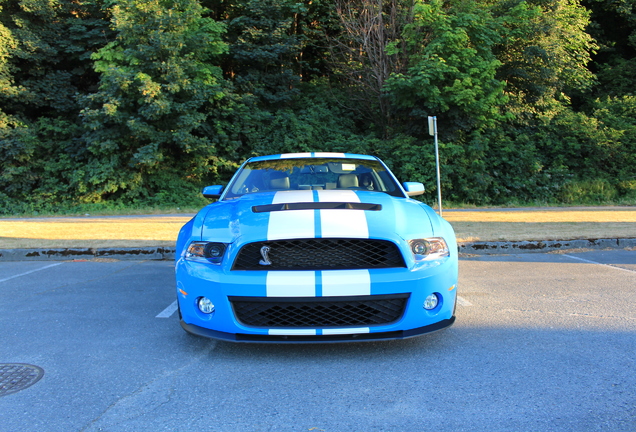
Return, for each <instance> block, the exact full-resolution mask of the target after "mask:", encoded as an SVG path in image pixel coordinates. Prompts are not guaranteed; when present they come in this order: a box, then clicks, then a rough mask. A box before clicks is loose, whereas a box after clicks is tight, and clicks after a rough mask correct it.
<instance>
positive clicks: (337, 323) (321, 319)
mask: <svg viewBox="0 0 636 432" xmlns="http://www.w3.org/2000/svg"><path fill="white" fill-rule="evenodd" d="M408 297H409V294H391V295H377V296H354V297H315V298H313V297H312V298H308V299H302V300H299V299H298V298H297V297H294V298H278V297H230V302H231V303H232V308H233V309H234V314H235V316H236V318H237V319H238V320H239V321H240V322H241V323H242V324H244V325H248V326H253V327H265V328H277V327H286V328H289V327H292V328H297V327H311V328H316V327H346V326H373V325H379V324H389V323H392V322H395V321H397V320H398V319H400V318H401V317H402V314H403V313H404V307H405V306H406V301H407V300H408Z"/></svg>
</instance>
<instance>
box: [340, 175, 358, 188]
mask: <svg viewBox="0 0 636 432" xmlns="http://www.w3.org/2000/svg"><path fill="white" fill-rule="evenodd" d="M357 187H358V176H357V175H355V174H342V175H341V176H340V177H338V189H347V188H357Z"/></svg>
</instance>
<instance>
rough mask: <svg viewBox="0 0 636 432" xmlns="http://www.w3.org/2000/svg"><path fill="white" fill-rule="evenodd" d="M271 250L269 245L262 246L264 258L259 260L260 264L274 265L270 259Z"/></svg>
mask: <svg viewBox="0 0 636 432" xmlns="http://www.w3.org/2000/svg"><path fill="white" fill-rule="evenodd" d="M269 251H270V247H269V246H263V247H262V248H261V256H262V257H263V259H262V260H260V261H259V262H258V263H259V264H260V265H272V262H271V261H270V260H269Z"/></svg>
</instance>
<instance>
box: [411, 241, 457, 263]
mask: <svg viewBox="0 0 636 432" xmlns="http://www.w3.org/2000/svg"><path fill="white" fill-rule="evenodd" d="M409 246H411V252H412V253H413V257H414V258H415V261H425V260H435V259H440V258H445V257H447V256H450V250H449V249H448V245H447V244H446V241H445V240H444V239H443V238H441V237H430V238H425V239H413V240H410V241H409Z"/></svg>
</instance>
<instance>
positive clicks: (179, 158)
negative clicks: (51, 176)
mask: <svg viewBox="0 0 636 432" xmlns="http://www.w3.org/2000/svg"><path fill="white" fill-rule="evenodd" d="M204 13H205V10H204V9H203V8H202V7H201V5H200V4H199V3H198V2H197V1H196V0H152V1H145V0H144V1H142V0H122V1H119V2H118V4H117V5H116V6H114V7H113V9H112V14H113V27H114V30H115V32H116V34H117V37H116V39H115V40H114V41H113V42H111V43H109V44H108V45H106V46H105V47H104V48H102V49H101V50H100V51H99V52H97V53H96V54H95V55H93V58H94V60H95V69H96V70H97V71H98V72H99V73H100V85H99V91H98V92H97V93H95V94H94V95H91V96H90V97H89V98H88V101H87V102H88V103H90V107H89V108H86V109H84V110H83V111H82V117H83V123H84V126H85V128H86V133H85V134H84V139H85V140H86V142H87V145H88V149H89V150H90V152H91V155H92V157H91V160H90V161H89V163H88V164H87V165H86V166H85V167H84V177H83V183H82V185H81V188H82V191H84V193H85V195H84V199H86V200H89V201H95V200H100V199H103V198H109V197H113V198H114V197H123V198H125V199H128V200H131V199H140V200H143V199H144V198H148V197H149V196H152V195H154V194H157V193H160V192H162V193H166V191H168V192H173V193H174V192H176V191H178V190H179V188H184V187H186V184H187V181H194V182H197V181H200V180H201V178H202V177H204V176H214V175H215V174H216V173H217V170H218V169H219V167H221V168H222V167H224V166H226V165H227V164H231V160H233V156H234V155H233V154H232V149H231V148H219V147H217V146H215V145H214V143H213V135H214V134H218V133H219V131H218V130H215V128H214V118H213V116H212V113H213V112H215V111H216V110H217V109H218V106H219V105H222V104H223V101H224V98H225V96H226V94H225V89H224V87H223V86H224V81H223V79H222V77H221V69H220V68H219V67H218V66H216V65H215V62H216V61H217V59H218V56H219V55H221V54H223V53H224V52H226V50H227V45H226V44H225V43H224V42H222V40H221V35H222V33H223V31H224V26H223V25H222V24H221V23H218V22H216V21H214V20H213V19H211V18H206V17H204V16H203V14H204ZM184 182H186V183H184Z"/></svg>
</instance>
